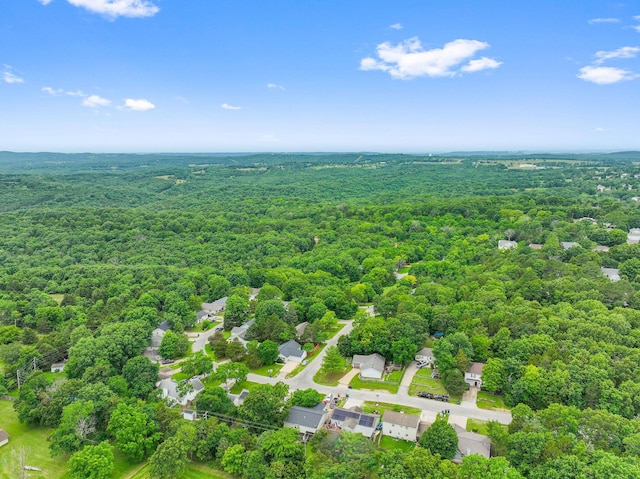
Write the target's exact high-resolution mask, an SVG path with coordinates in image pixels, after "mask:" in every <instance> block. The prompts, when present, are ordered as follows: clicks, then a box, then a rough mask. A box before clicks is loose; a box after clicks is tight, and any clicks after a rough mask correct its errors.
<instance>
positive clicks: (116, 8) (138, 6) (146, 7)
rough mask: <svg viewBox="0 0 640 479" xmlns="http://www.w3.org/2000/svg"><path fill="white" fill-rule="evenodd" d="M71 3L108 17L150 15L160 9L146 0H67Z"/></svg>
mask: <svg viewBox="0 0 640 479" xmlns="http://www.w3.org/2000/svg"><path fill="white" fill-rule="evenodd" d="M67 1H68V2H69V3H70V4H71V5H74V6H76V7H82V8H84V9H86V10H89V11H90V12H94V13H99V14H101V15H105V16H107V17H109V18H117V17H151V16H153V15H155V14H156V13H158V11H159V10H160V9H159V8H158V7H157V6H156V5H154V4H153V3H151V2H150V1H148V0H67Z"/></svg>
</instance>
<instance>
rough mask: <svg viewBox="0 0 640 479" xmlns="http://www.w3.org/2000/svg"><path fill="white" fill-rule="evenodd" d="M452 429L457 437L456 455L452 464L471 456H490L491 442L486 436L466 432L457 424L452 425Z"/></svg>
mask: <svg viewBox="0 0 640 479" xmlns="http://www.w3.org/2000/svg"><path fill="white" fill-rule="evenodd" d="M453 429H455V431H456V434H457V435H458V453H457V454H456V457H455V458H454V462H460V461H461V460H462V458H463V457H466V456H470V455H471V454H479V455H480V456H483V457H486V458H489V457H490V456H491V440H490V439H489V438H488V437H487V436H483V435H482V434H477V433H475V432H467V431H466V430H465V429H464V428H462V427H460V426H458V425H457V424H453Z"/></svg>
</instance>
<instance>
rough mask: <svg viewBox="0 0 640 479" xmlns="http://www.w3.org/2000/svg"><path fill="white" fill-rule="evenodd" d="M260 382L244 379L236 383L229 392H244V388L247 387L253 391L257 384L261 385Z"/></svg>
mask: <svg viewBox="0 0 640 479" xmlns="http://www.w3.org/2000/svg"><path fill="white" fill-rule="evenodd" d="M259 385H260V384H259V383H254V382H252V381H244V382H241V383H236V384H235V385H234V386H233V387H232V388H231V389H230V390H229V392H230V393H231V394H240V393H241V392H242V390H243V389H247V390H249V391H251V390H252V389H253V388H255V387H256V386H259Z"/></svg>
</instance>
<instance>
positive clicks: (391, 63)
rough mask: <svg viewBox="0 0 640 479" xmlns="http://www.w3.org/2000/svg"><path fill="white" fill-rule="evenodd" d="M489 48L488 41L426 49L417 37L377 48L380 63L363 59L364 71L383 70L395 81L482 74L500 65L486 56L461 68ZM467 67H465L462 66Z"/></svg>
mask: <svg viewBox="0 0 640 479" xmlns="http://www.w3.org/2000/svg"><path fill="white" fill-rule="evenodd" d="M485 48H489V44H488V43H486V42H480V41H478V40H464V39H458V40H454V41H452V42H449V43H447V44H445V46H444V47H443V48H434V49H432V50H425V49H424V48H423V47H422V44H421V43H420V40H419V39H418V38H417V37H413V38H409V39H408V40H405V41H404V42H402V43H400V44H398V45H392V44H391V43H389V42H385V43H381V44H380V45H378V46H377V47H376V50H377V54H378V58H379V60H377V59H375V58H371V57H368V58H363V59H362V60H361V61H360V69H361V70H365V71H367V70H381V71H384V72H387V73H389V74H390V75H391V76H392V77H394V78H400V79H409V78H415V77H421V76H426V77H452V76H455V75H456V74H459V73H460V72H461V71H466V72H472V71H480V70H483V69H485V68H496V67H497V66H499V65H500V62H497V61H496V60H493V59H491V58H486V57H483V58H482V59H480V60H478V62H476V63H474V64H473V66H472V64H471V62H469V63H468V64H467V65H466V70H463V69H459V68H458V66H459V65H460V64H462V63H464V62H466V61H467V60H470V59H471V57H473V56H474V55H475V54H476V53H477V52H478V51H480V50H484V49H485ZM463 68H464V67H463Z"/></svg>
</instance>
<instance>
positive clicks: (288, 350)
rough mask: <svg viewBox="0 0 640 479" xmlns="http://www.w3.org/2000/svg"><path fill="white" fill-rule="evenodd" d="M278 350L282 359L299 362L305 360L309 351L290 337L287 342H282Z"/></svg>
mask: <svg viewBox="0 0 640 479" xmlns="http://www.w3.org/2000/svg"><path fill="white" fill-rule="evenodd" d="M278 352H279V353H280V354H279V357H280V359H282V360H283V361H295V362H297V363H301V362H302V361H304V358H306V357H307V352H306V351H303V350H302V346H300V345H299V344H298V343H297V342H295V341H294V340H293V339H290V340H289V341H287V342H286V343H282V344H281V345H280V346H278Z"/></svg>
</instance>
